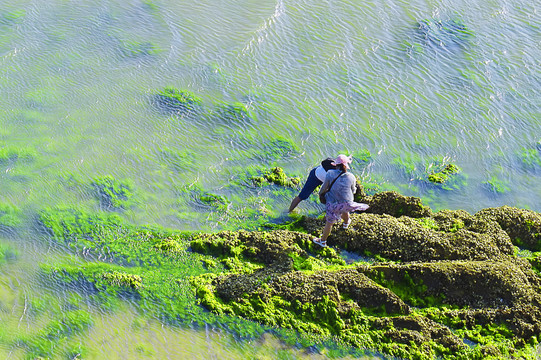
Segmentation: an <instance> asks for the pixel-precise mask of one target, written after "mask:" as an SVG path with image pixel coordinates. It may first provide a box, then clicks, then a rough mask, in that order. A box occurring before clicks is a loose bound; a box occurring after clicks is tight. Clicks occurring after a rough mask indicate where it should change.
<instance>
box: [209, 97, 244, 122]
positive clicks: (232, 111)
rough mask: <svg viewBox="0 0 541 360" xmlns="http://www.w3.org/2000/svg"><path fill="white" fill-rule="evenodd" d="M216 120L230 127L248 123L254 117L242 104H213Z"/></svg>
mask: <svg viewBox="0 0 541 360" xmlns="http://www.w3.org/2000/svg"><path fill="white" fill-rule="evenodd" d="M215 108H216V109H215V110H214V112H215V113H216V116H217V118H218V119H219V121H220V122H222V123H224V124H230V125H240V124H245V123H250V122H252V121H253V120H254V115H253V114H252V113H251V111H250V110H249V109H248V107H247V106H246V105H245V104H243V103H242V102H239V101H237V102H233V103H226V102H223V103H218V104H215Z"/></svg>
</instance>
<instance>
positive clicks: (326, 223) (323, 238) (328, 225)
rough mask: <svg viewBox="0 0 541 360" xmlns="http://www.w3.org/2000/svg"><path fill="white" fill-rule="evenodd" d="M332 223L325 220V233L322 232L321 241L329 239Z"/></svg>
mask: <svg viewBox="0 0 541 360" xmlns="http://www.w3.org/2000/svg"><path fill="white" fill-rule="evenodd" d="M331 230H332V223H330V222H328V221H327V222H325V227H324V228H323V234H321V242H324V241H327V237H328V236H329V234H330V233H331Z"/></svg>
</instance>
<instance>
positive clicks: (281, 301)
mask: <svg viewBox="0 0 541 360" xmlns="http://www.w3.org/2000/svg"><path fill="white" fill-rule="evenodd" d="M356 196H357V199H356V200H358V201H362V202H365V203H367V204H369V205H370V209H369V210H368V211H367V212H365V213H359V214H352V224H351V225H350V227H349V228H348V229H342V227H341V226H335V228H334V229H333V232H332V234H331V236H330V237H329V239H328V244H329V246H330V247H328V248H320V247H318V246H317V245H314V244H313V243H312V241H311V240H312V239H313V238H314V236H315V235H318V234H319V233H320V231H321V229H322V227H323V225H324V223H323V222H324V220H323V219H322V218H318V219H314V218H309V217H300V218H298V219H296V220H295V221H293V222H291V223H289V224H286V225H284V226H283V227H281V228H280V229H272V230H269V231H254V232H247V231H239V232H229V231H223V232H217V233H201V234H196V235H194V236H193V237H192V241H191V248H192V250H193V251H196V252H199V253H202V254H206V255H208V257H207V260H206V264H207V266H209V267H210V266H217V265H218V264H219V263H221V264H223V265H224V266H225V268H226V269H227V271H225V272H222V273H218V274H216V272H214V273H209V274H204V275H201V276H198V277H194V278H193V279H192V284H193V285H194V286H195V288H196V291H197V296H198V299H199V301H200V303H201V304H202V305H203V306H205V307H206V308H207V309H208V310H210V311H212V312H215V313H219V314H229V315H233V316H238V317H243V318H247V319H251V320H254V321H258V322H260V323H263V324H266V325H270V326H276V327H285V328H291V329H295V330H297V331H298V332H300V333H302V334H313V336H315V337H317V338H319V339H322V341H323V340H325V339H331V340H332V341H333V342H335V343H338V344H341V345H343V346H346V347H348V346H349V347H355V348H362V349H367V351H376V352H379V353H383V354H386V355H389V356H396V357H401V358H408V359H433V358H438V357H442V358H448V359H487V358H494V359H497V358H507V357H512V358H531V359H534V358H535V357H536V347H537V344H538V340H539V334H541V276H540V273H539V269H540V265H539V264H540V261H539V259H540V256H539V253H537V251H539V250H540V249H541V235H540V234H541V214H539V213H536V212H533V211H529V210H523V209H517V208H511V207H508V206H504V207H499V208H489V209H483V210H481V211H479V212H478V213H476V214H474V215H471V214H469V213H467V212H465V211H462V210H457V211H450V210H444V211H439V212H432V211H431V209H429V208H428V207H426V206H423V205H422V203H421V201H420V199H418V198H415V197H406V196H402V195H400V194H398V193H395V192H383V193H379V194H376V195H373V196H365V195H364V194H357V195H356ZM220 266H221V265H220Z"/></svg>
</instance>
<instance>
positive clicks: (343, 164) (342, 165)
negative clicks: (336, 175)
mask: <svg viewBox="0 0 541 360" xmlns="http://www.w3.org/2000/svg"><path fill="white" fill-rule="evenodd" d="M352 160H353V157H352V156H346V155H344V154H340V155H338V157H337V158H336V159H335V160H334V165H336V169H338V170H341V171H347V169H349V164H351V161H352Z"/></svg>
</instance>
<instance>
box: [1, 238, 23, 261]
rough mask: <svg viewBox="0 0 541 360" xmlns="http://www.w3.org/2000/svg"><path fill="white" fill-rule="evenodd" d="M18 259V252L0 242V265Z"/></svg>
mask: <svg viewBox="0 0 541 360" xmlns="http://www.w3.org/2000/svg"><path fill="white" fill-rule="evenodd" d="M18 257H19V251H18V250H17V249H14V248H13V247H11V246H10V245H8V244H4V243H1V242H0V265H2V264H4V263H7V262H10V261H14V260H16V259H17V258H18Z"/></svg>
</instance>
